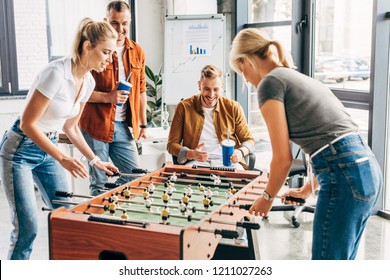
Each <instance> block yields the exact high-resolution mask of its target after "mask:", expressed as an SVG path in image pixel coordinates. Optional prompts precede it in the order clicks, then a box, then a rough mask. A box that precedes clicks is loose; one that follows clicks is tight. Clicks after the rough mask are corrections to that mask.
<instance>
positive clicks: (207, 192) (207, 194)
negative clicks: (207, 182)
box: [204, 187, 213, 199]
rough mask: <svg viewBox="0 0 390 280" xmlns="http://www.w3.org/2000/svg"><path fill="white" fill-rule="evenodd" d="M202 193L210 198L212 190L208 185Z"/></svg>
mask: <svg viewBox="0 0 390 280" xmlns="http://www.w3.org/2000/svg"><path fill="white" fill-rule="evenodd" d="M204 194H205V195H206V196H207V198H209V199H211V197H212V196H213V192H212V190H211V188H210V187H208V188H207V189H206V190H205V191H204Z"/></svg>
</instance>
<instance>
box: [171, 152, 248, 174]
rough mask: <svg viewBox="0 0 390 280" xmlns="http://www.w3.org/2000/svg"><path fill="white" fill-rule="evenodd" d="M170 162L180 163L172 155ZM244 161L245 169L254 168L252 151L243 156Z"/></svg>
mask: <svg viewBox="0 0 390 280" xmlns="http://www.w3.org/2000/svg"><path fill="white" fill-rule="evenodd" d="M172 162H173V164H180V163H179V162H178V161H177V157H176V156H174V155H172ZM245 162H246V163H247V168H246V170H255V163H256V155H255V154H254V153H250V154H248V155H246V156H245Z"/></svg>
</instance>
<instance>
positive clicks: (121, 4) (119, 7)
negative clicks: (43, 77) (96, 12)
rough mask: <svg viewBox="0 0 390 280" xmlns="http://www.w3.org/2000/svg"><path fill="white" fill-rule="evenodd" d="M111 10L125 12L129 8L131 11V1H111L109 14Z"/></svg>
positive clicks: (108, 8)
mask: <svg viewBox="0 0 390 280" xmlns="http://www.w3.org/2000/svg"><path fill="white" fill-rule="evenodd" d="M111 10H114V11H116V12H123V11H125V10H128V11H129V12H130V11H131V10H130V5H129V3H127V2H126V1H121V0H115V1H111V2H110V3H108V5H107V15H109V14H110V11H111Z"/></svg>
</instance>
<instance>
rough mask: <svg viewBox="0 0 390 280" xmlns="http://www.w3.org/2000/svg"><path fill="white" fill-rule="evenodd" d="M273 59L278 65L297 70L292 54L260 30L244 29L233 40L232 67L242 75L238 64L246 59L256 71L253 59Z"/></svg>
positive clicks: (231, 51)
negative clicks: (255, 57)
mask: <svg viewBox="0 0 390 280" xmlns="http://www.w3.org/2000/svg"><path fill="white" fill-rule="evenodd" d="M254 56H257V57H259V58H260V59H263V60H266V59H272V60H274V61H275V62H276V63H277V64H279V65H280V66H283V67H287V68H295V67H294V63H293V60H292V57H291V55H290V53H288V52H286V51H285V49H284V47H283V46H282V45H281V44H280V43H279V42H278V41H272V40H270V39H269V38H268V37H267V35H266V34H265V33H264V32H263V31H261V30H260V29H258V28H247V29H243V30H241V31H240V32H238V34H237V35H236V37H235V38H234V40H233V43H232V46H231V50H230V67H231V68H232V69H233V70H234V71H235V72H237V73H240V72H241V71H240V69H239V67H238V64H239V63H240V62H242V61H243V60H244V59H246V60H247V61H248V62H249V63H250V64H251V65H252V66H253V67H254V69H256V65H255V63H254V61H253V57H254Z"/></svg>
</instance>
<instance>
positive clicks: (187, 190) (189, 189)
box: [185, 185, 193, 198]
mask: <svg viewBox="0 0 390 280" xmlns="http://www.w3.org/2000/svg"><path fill="white" fill-rule="evenodd" d="M192 192H193V191H192V188H191V185H188V186H187V188H186V190H185V194H186V195H187V196H188V197H189V198H191V195H192Z"/></svg>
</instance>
